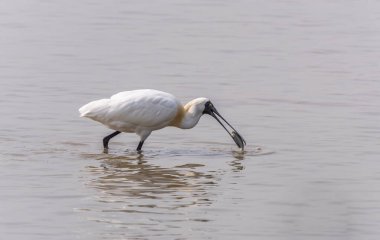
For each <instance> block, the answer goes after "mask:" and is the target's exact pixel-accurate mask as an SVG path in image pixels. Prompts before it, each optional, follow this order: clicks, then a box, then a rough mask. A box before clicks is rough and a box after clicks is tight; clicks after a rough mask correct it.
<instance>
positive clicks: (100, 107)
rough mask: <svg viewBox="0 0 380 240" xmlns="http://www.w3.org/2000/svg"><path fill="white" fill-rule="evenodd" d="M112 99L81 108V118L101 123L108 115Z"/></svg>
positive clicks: (97, 101)
mask: <svg viewBox="0 0 380 240" xmlns="http://www.w3.org/2000/svg"><path fill="white" fill-rule="evenodd" d="M109 101H110V99H100V100H96V101H92V102H89V103H87V104H86V105H84V106H82V107H81V108H79V113H80V116H81V117H87V118H91V119H93V120H95V121H100V122H101V120H102V119H103V118H104V117H105V116H106V115H107V112H108V109H109Z"/></svg>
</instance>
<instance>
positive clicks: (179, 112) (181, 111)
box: [169, 106, 189, 127]
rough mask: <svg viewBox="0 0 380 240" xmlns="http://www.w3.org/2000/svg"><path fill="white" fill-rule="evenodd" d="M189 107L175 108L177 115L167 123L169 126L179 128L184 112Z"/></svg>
mask: <svg viewBox="0 0 380 240" xmlns="http://www.w3.org/2000/svg"><path fill="white" fill-rule="evenodd" d="M188 108H189V107H187V106H185V107H183V106H178V108H177V115H176V116H175V117H174V119H173V120H172V121H171V122H170V123H169V126H174V127H180V126H181V123H182V121H183V118H184V117H185V115H186V112H187V110H188Z"/></svg>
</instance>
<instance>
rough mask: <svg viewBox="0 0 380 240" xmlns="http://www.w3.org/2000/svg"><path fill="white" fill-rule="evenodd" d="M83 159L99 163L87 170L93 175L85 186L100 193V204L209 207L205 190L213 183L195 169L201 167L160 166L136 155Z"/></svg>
mask: <svg viewBox="0 0 380 240" xmlns="http://www.w3.org/2000/svg"><path fill="white" fill-rule="evenodd" d="M86 157H89V158H95V159H96V160H99V161H101V164H100V166H88V167H87V169H88V171H89V172H90V173H91V175H94V176H96V177H95V178H92V181H90V183H89V184H90V185H91V186H92V187H94V188H96V189H98V190H100V193H101V194H100V195H99V196H97V197H98V200H99V201H101V202H119V203H122V202H123V203H126V204H127V205H128V206H130V207H131V206H132V207H133V206H137V207H150V208H153V207H158V206H160V208H166V209H175V208H182V207H189V206H192V205H208V204H211V200H210V196H209V193H208V189H209V188H212V187H214V186H215V185H216V184H217V179H216V178H215V177H214V175H213V174H211V173H210V172H209V171H207V170H204V171H201V170H199V168H202V166H204V165H197V164H185V165H180V166H175V167H163V166H160V165H157V164H153V163H155V160H157V159H155V157H154V156H144V155H143V154H142V153H137V152H134V153H127V154H125V155H121V156H120V155H113V154H94V155H87V156H86ZM168 161H172V160H168ZM137 200H138V201H137ZM136 202H138V204H137V205H134V204H136Z"/></svg>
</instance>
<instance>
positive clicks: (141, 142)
mask: <svg viewBox="0 0 380 240" xmlns="http://www.w3.org/2000/svg"><path fill="white" fill-rule="evenodd" d="M143 144H144V141H140V142H139V145H138V146H137V149H136V151H141V148H142V145H143Z"/></svg>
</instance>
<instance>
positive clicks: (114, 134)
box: [103, 131, 121, 149]
mask: <svg viewBox="0 0 380 240" xmlns="http://www.w3.org/2000/svg"><path fill="white" fill-rule="evenodd" d="M119 133H121V132H119V131H116V132H113V133H111V134H110V135H108V136H106V137H104V138H103V147H104V149H108V142H109V141H110V139H111V138H113V137H115V136H116V135H118V134H119Z"/></svg>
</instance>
